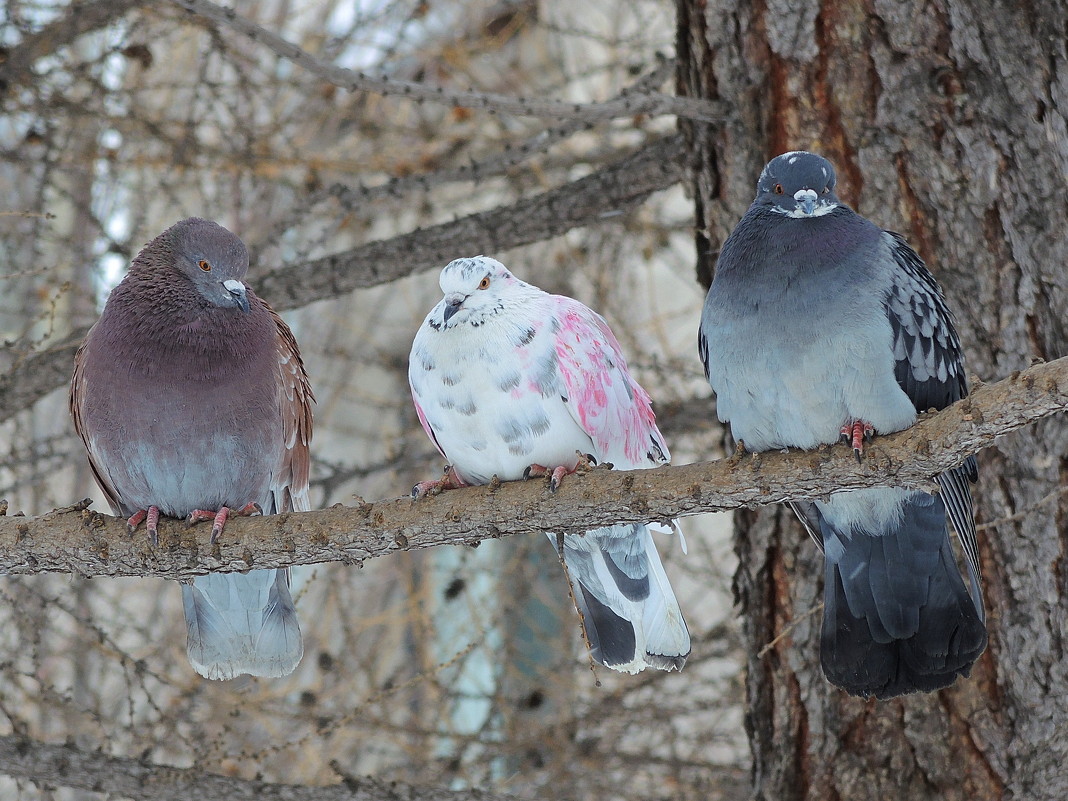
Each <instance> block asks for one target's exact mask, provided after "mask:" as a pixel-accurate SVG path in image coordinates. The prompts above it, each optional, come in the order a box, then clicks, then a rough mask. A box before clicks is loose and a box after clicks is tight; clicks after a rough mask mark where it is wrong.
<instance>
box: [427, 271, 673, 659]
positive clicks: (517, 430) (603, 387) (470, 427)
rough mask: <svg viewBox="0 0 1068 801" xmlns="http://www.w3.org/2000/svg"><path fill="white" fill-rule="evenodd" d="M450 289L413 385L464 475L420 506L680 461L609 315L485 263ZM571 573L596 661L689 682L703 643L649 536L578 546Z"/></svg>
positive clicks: (454, 470) (570, 548)
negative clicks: (696, 644)
mask: <svg viewBox="0 0 1068 801" xmlns="http://www.w3.org/2000/svg"><path fill="white" fill-rule="evenodd" d="M440 283H441V290H442V292H443V293H444V294H445V297H444V298H442V300H441V302H440V303H438V305H437V306H435V307H434V308H433V309H432V310H431V312H430V314H428V315H427V317H426V320H424V321H423V325H422V327H421V328H420V329H419V332H418V333H417V334H416V337H415V342H414V343H413V344H412V353H411V356H410V359H409V365H408V379H409V381H410V383H411V387H412V396H413V398H414V400H415V408H416V411H417V412H418V415H419V421H420V422H421V423H422V424H423V429H424V430H425V431H426V433H427V435H428V436H429V437H430V438H431V440H433V442H434V444H435V445H436V446H437V448H438V450H439V451H441V453H442V455H443V456H444V457H445V458H446V459H447V460H448V462H449V465H450V471H449V473H448V475H447V476H446V479H444V480H442V481H440V482H425V483H423V484H420V485H417V486H416V489H415V491H414V494H416V495H417V496H418V495H421V494H424V493H425V492H427V491H432V490H436V489H438V488H449V487H454V486H464V485H467V484H485V483H488V482H489V481H490V480H491V479H492V477H493V476H497V477H498V478H499V479H501V480H503V481H512V480H516V479H520V478H524V477H526V476H529V475H531V474H534V475H539V474H550V473H551V474H552V481H551V486H552V487H554V488H555V487H556V486H557V485H558V484H559V482H560V480H561V478H562V476H563V475H565V474H566V473H569V472H573V471H574V470H575V468H576V466H577V464H578V462H579V458H578V457H579V453H581V454H588V455H591V456H592V457H594V459H595V460H597V461H600V462H605V461H607V462H611V463H612V464H613V465H614V466H615V467H617V468H621V469H636V468H644V467H656V466H657V465H660V464H663V463H666V462H667V461H668V459H669V458H670V454H669V453H668V448H667V445H665V444H664V439H663V437H662V436H661V434H660V432H659V431H658V430H657V428H656V422H655V419H654V416H653V411H652V408H651V405H650V400H649V396H648V395H647V394H646V392H645V390H643V389H642V388H641V387H640V386H639V385H638V383H637V382H636V381H635V380H634V379H633V378H631V376H630V373H629V372H628V371H627V365H626V361H625V360H624V358H623V353H622V351H621V350H620V347H619V343H618V342H616V339H615V337H614V336H613V335H612V332H611V331H610V330H609V329H608V324H607V323H606V322H605V321H604V319H602V318H601V317H600V315H598V314H596V313H594V312H593V311H591V310H590V309H588V308H586V307H585V306H583V305H582V304H581V303H579V302H578V301H576V300H572V299H571V298H566V297H561V296H559V295H550V294H548V293H546V292H543V291H542V290H540V289H538V288H537V287H535V286H531V285H530V284H527V283H524V282H523V281H520V280H519V279H518V278H516V277H515V276H513V275H512V274H511V273H510V272H509V271H508V270H507V269H506V268H505V267H504V265H503V264H501V263H500V262H499V261H496V260H494V259H490V258H487V257H485V256H476V257H475V258H470V259H457V260H455V261H453V262H451V263H449V264H448V265H447V266H446V267H445V268H444V269H443V270H442V272H441V279H440ZM549 538H550V540H553V541H554V542H555V539H554V538H553V536H552V535H550V537H549ZM564 561H565V564H566V565H567V568H568V572H569V573H570V576H571V581H572V588H573V590H574V595H575V599H576V603H577V604H578V606H579V608H580V610H581V611H582V614H583V618H584V621H585V626H586V633H587V636H588V637H589V641H590V646H591V653H592V655H593V657H594V659H596V660H597V661H598V662H600V663H601V664H603V665H606V666H607V667H610V668H613V669H615V670H620V671H624V672H627V673H636V672H638V671H639V670H642V669H643V668H645V667H647V666H651V667H657V668H661V669H664V670H672V669H680V670H681V669H682V666H683V664H684V663H685V661H686V657H687V655H688V654H689V653H690V635H689V632H688V631H687V629H686V623H685V622H684V621H683V618H682V612H681V610H680V609H679V604H678V601H676V600H675V595H674V593H673V592H672V590H671V584H670V583H669V582H668V578H667V575H666V574H665V572H664V567H663V565H662V564H661V562H660V556H659V554H658V553H657V550H656V546H655V544H654V543H653V538H652V535H651V534H650V532H649V528H648V526H646V525H616V526H611V527H608V528H601V529H596V530H595V531H590V532H587V533H586V535H585V536H566V537H564Z"/></svg>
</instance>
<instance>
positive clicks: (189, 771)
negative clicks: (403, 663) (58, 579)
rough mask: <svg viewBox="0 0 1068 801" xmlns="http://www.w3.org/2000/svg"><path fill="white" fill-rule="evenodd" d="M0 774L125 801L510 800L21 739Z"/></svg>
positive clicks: (7, 749) (4, 757) (5, 752)
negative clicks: (289, 779) (223, 769)
mask: <svg viewBox="0 0 1068 801" xmlns="http://www.w3.org/2000/svg"><path fill="white" fill-rule="evenodd" d="M0 772H2V773H6V774H7V775H9V776H13V777H15V778H23V779H29V780H30V781H32V782H34V783H35V784H39V785H44V786H46V787H73V788H77V789H81V790H91V791H93V792H95V793H106V794H114V795H119V796H122V797H123V798H138V799H141V798H143V799H152V800H153V801H154V799H157V798H168V799H171V801H186V800H187V799H188V801H192V800H193V799H196V801H243V800H244V799H248V800H249V801H252V800H253V799H255V801H430V799H434V801H493V799H502V801H505V799H507V798H510V796H499V795H490V794H487V793H484V792H482V791H480V790H469V791H454V790H443V789H438V788H434V789H429V788H420V787H416V786H413V785H408V784H402V783H400V782H389V783H385V782H380V781H378V780H376V779H372V778H370V777H367V778H360V779H354V778H348V777H346V778H345V779H344V781H343V782H342V783H341V784H335V785H331V786H328V787H309V786H306V785H293V784H269V783H268V782H263V781H252V780H249V779H238V778H234V777H231V776H220V775H219V774H216V773H206V772H204V771H202V770H196V769H193V768H174V767H170V766H169V765H158V764H156V763H153V762H149V761H148V760H147V759H130V758H126V757H113V756H108V755H107V754H104V753H101V752H99V751H84V750H82V749H80V748H76V747H75V746H73V745H51V744H49V743H42V742H39V741H36V740H31V739H29V738H26V737H20V736H17V735H15V736H6V737H0Z"/></svg>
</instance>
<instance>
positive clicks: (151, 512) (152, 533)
mask: <svg viewBox="0 0 1068 801" xmlns="http://www.w3.org/2000/svg"><path fill="white" fill-rule="evenodd" d="M145 520H146V522H145V528H147V529H148V537H149V539H150V540H152V544H153V545H155V546H159V507H158V506H150V507H148V513H147V514H146V515H145Z"/></svg>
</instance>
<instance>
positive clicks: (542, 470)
mask: <svg viewBox="0 0 1068 801" xmlns="http://www.w3.org/2000/svg"><path fill="white" fill-rule="evenodd" d="M576 453H578V452H577V451H576ZM596 464H597V459H596V458H595V457H594V456H593V454H591V453H579V454H578V463H577V464H576V465H575V466H574V467H572V468H568V467H563V466H561V467H555V468H553V469H551V470H550V469H549V468H548V467H545V466H544V465H540V464H532V465H531V466H530V467H528V468H527V469H526V470H524V471H523V478H541V477H542V476H550V478H549V491H550V492H556V491H557V490H558V489H560V485H561V484H562V483H563V481H564V476H569V475H571V474H572V473H577V472H579V471H580V470H589V469H590V468H591V467H593V466H594V465H596Z"/></svg>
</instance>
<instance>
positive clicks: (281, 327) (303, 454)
mask: <svg viewBox="0 0 1068 801" xmlns="http://www.w3.org/2000/svg"><path fill="white" fill-rule="evenodd" d="M261 302H263V301H261ZM263 305H264V307H265V308H266V309H267V311H268V312H270V314H271V318H272V319H273V320H274V323H275V325H276V326H277V328H278V380H279V386H280V388H281V390H282V395H281V412H282V419H281V421H280V422H281V426H282V433H283V437H284V442H285V449H284V450H283V452H282V461H281V464H280V465H278V467H277V469H275V470H274V471H273V472H272V476H273V477H272V480H271V500H272V501H273V503H274V509H270V510H268V509H264V510H263V511H264V513H265V514H272V513H278V512H306V511H308V510H309V509H310V508H311V502H310V500H309V497H308V481H309V477H310V473H311V456H310V452H309V448H308V445H309V442H310V441H311V434H312V404H313V403H314V402H315V396H314V395H313V394H312V389H311V384H310V383H309V381H308V373H307V371H306V370H305V369H304V362H303V361H302V360H301V358H300V350H299V349H298V348H297V340H296V339H295V338H294V337H293V332H292V331H290V330H289V326H288V325H286V324H285V321H284V320H282V318H281V317H279V316H278V314H277V313H276V312H275V310H274V309H272V308H271V307H270V306H269V305H267V303H265V302H263Z"/></svg>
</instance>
